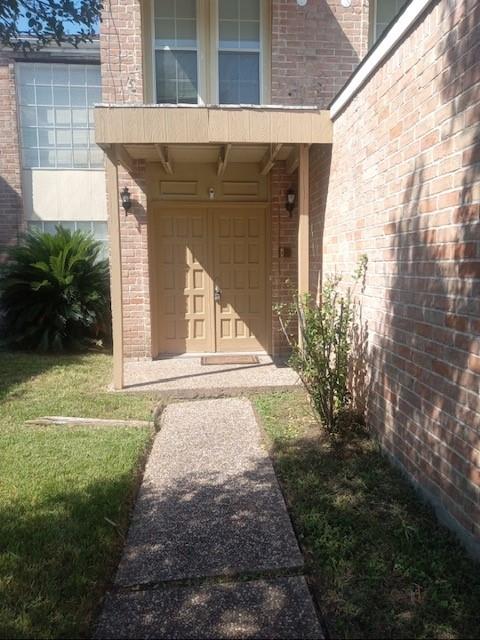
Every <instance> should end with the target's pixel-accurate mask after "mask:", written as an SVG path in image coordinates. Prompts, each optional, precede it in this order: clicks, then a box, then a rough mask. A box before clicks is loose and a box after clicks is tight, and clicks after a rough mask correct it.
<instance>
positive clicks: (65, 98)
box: [53, 87, 70, 107]
mask: <svg viewBox="0 0 480 640" xmlns="http://www.w3.org/2000/svg"><path fill="white" fill-rule="evenodd" d="M53 101H54V103H55V105H58V106H59V107H68V105H69V104H70V95H69V92H68V87H53Z"/></svg>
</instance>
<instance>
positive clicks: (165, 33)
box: [152, 0, 269, 104]
mask: <svg viewBox="0 0 480 640" xmlns="http://www.w3.org/2000/svg"><path fill="white" fill-rule="evenodd" d="M152 3H153V63H154V86H155V90H154V91H155V98H156V102H157V103H167V104H168V103H170V104H199V103H200V104H204V103H219V104H259V103H260V102H261V100H262V99H264V98H265V95H266V92H265V91H262V86H261V79H262V75H264V74H262V66H264V65H268V58H266V57H265V55H263V54H264V50H265V42H264V36H263V33H264V28H265V25H266V24H267V23H268V19H267V18H266V17H265V16H266V15H267V13H268V6H269V0H152ZM262 36H263V37H262ZM264 77H266V76H265V75H264Z"/></svg>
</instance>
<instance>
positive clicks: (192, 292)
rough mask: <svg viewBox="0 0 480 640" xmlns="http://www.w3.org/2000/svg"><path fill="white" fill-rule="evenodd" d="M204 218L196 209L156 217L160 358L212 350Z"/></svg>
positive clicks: (200, 210)
mask: <svg viewBox="0 0 480 640" xmlns="http://www.w3.org/2000/svg"><path fill="white" fill-rule="evenodd" d="M207 213H208V212H207V210H206V209H200V208H195V209H194V210H186V211H180V210H176V209H173V210H171V211H162V212H161V213H159V223H158V226H157V229H158V230H159V233H158V237H157V247H158V260H157V264H158V271H159V274H158V286H159V305H158V316H159V322H160V331H159V334H160V339H159V347H160V352H161V353H187V352H202V351H212V350H213V348H214V342H213V330H212V328H213V322H212V315H213V304H212V298H213V288H212V280H211V277H210V274H209V270H208V266H209V243H208V215H207Z"/></svg>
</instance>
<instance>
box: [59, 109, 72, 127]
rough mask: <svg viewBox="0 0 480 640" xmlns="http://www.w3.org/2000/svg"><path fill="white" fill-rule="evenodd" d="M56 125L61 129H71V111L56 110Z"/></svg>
mask: <svg viewBox="0 0 480 640" xmlns="http://www.w3.org/2000/svg"><path fill="white" fill-rule="evenodd" d="M55 124H56V125H57V126H60V127H69V126H70V124H71V111H70V109H55Z"/></svg>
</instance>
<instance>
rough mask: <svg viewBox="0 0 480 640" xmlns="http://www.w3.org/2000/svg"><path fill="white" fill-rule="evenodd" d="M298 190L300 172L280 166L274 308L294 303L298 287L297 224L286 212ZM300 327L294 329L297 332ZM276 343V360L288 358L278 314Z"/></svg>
mask: <svg viewBox="0 0 480 640" xmlns="http://www.w3.org/2000/svg"><path fill="white" fill-rule="evenodd" d="M290 187H292V188H293V189H295V190H296V189H297V172H294V173H293V174H288V173H287V172H286V170H285V163H284V162H279V163H277V164H276V165H275V166H274V167H273V169H272V171H271V192H272V198H271V200H272V205H271V215H272V226H271V229H272V304H273V305H279V304H284V303H287V304H288V303H290V302H292V300H293V295H294V293H295V290H296V287H297V263H298V261H297V224H298V216H297V215H296V214H295V213H294V214H293V215H292V217H290V216H289V215H288V212H287V211H286V209H285V202H286V201H287V190H288V189H289V188H290ZM282 247H283V248H287V249H290V252H291V255H290V256H289V257H288V256H284V257H282V256H280V248H282ZM295 329H296V327H292V330H295ZM272 343H273V353H274V355H275V356H280V357H284V356H286V355H288V352H289V349H288V343H287V340H286V338H285V336H284V333H283V331H282V330H281V327H280V323H279V319H278V315H277V313H273V314H272Z"/></svg>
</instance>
